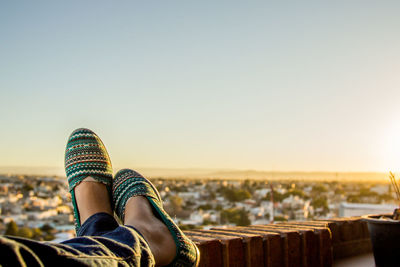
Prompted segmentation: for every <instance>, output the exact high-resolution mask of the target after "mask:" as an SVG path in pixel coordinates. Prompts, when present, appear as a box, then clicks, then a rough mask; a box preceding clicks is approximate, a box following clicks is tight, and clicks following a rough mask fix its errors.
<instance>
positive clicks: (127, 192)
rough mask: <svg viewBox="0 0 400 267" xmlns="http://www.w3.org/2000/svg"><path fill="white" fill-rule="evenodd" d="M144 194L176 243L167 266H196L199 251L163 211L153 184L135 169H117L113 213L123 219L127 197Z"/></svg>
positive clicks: (114, 183)
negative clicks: (174, 253) (171, 258)
mask: <svg viewBox="0 0 400 267" xmlns="http://www.w3.org/2000/svg"><path fill="white" fill-rule="evenodd" d="M133 196H145V197H146V198H147V200H148V201H149V203H150V204H151V205H152V206H153V207H154V209H155V210H156V211H157V213H158V215H159V217H160V218H161V220H162V222H163V223H164V224H165V225H166V226H167V228H168V229H169V231H170V232H171V234H172V237H173V238H174V241H175V244H176V248H177V249H176V256H175V259H174V260H173V261H172V263H171V264H169V265H168V266H176V267H177V266H197V265H198V263H199V260H200V253H199V250H198V248H197V246H196V245H195V244H194V243H193V241H191V240H190V239H189V238H188V237H186V235H185V234H184V233H183V232H182V231H181V230H180V229H179V227H178V226H177V225H176V224H175V222H174V221H173V220H172V219H171V217H170V216H169V215H168V214H167V213H166V212H165V211H164V209H163V206H162V200H161V197H160V194H159V193H158V191H157V189H156V188H155V186H154V185H153V184H152V183H151V182H150V181H149V180H147V179H146V178H144V177H143V176H142V175H140V174H139V173H137V172H136V171H133V170H129V169H124V170H121V171H119V172H118V173H117V174H116V175H115V178H114V182H113V202H114V206H115V213H116V214H117V216H118V217H119V218H120V219H121V221H122V222H123V221H124V217H125V206H126V203H127V201H128V200H129V198H131V197H133Z"/></svg>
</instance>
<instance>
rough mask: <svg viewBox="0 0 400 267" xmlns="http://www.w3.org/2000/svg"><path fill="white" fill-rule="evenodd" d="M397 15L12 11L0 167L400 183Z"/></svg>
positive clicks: (291, 8)
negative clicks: (344, 174)
mask: <svg viewBox="0 0 400 267" xmlns="http://www.w3.org/2000/svg"><path fill="white" fill-rule="evenodd" d="M399 12H400V2H399V1H367V0H363V1H356V0H354V1H348V0H347V1H330V2H326V1H306V2H304V1H303V2H299V1H280V2H279V3H278V2H269V1H251V2H249V1H232V0H230V1H161V2H153V1H118V3H116V2H112V1H99V0H96V1H89V0H88V1H8V2H1V3H0V125H1V128H0V167H1V166H28V167H43V166H46V167H56V168H63V164H64V149H65V145H66V142H67V138H68V136H69V135H70V133H71V132H72V131H73V130H74V129H76V128H80V127H85V128H90V129H92V130H93V131H95V132H96V133H97V134H98V135H99V136H100V138H101V139H102V140H103V142H104V143H105V145H106V147H107V150H108V152H109V154H110V157H111V160H112V162H113V165H114V166H115V167H119V168H123V167H129V168H136V167H149V168H152V167H154V168H216V169H242V170H244V169H252V170H269V171H382V172H388V171H390V170H392V171H398V170H400V75H399V74H400V49H399V47H400V34H399V32H400V16H399V15H398V14H399Z"/></svg>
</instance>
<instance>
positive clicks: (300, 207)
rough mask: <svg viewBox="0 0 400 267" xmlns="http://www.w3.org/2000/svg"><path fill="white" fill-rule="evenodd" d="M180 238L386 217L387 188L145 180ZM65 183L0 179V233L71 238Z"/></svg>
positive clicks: (390, 202)
mask: <svg viewBox="0 0 400 267" xmlns="http://www.w3.org/2000/svg"><path fill="white" fill-rule="evenodd" d="M151 181H152V182H153V183H154V185H155V186H156V187H157V189H158V190H159V191H160V194H161V197H162V199H163V201H164V208H165V210H166V211H167V212H168V213H169V214H170V215H171V217H172V218H173V219H174V220H175V221H176V222H177V223H178V224H179V225H180V227H181V228H182V229H183V230H189V229H210V228H212V227H216V226H232V225H238V226H245V225H250V224H252V225H254V224H268V223H275V222H279V221H293V220H297V221H306V220H319V219H327V218H334V217H350V216H359V215H363V214H371V213H382V212H387V213H390V212H392V211H393V209H394V208H395V207H396V204H397V203H396V202H395V192H394V191H393V189H392V187H391V185H390V184H389V181H381V182H373V181H367V182H366V181H346V182H343V181H341V182H339V181H334V180H331V181H321V180H318V181H317V180H315V181H313V180H307V181H305V180H295V179H289V178H288V179H285V180H274V179H241V180H239V179H214V178H213V179H200V178H193V179H182V178H179V179H178V178H176V179H173V178H154V179H151ZM72 214H73V212H72V204H71V198H70V193H69V191H68V185H67V182H66V179H65V177H61V176H40V175H11V174H8V175H0V232H1V233H2V234H6V235H15V236H22V237H26V238H32V239H36V240H46V241H55V242H60V241H63V240H66V239H69V238H72V237H74V236H75V231H74V220H73V215H72Z"/></svg>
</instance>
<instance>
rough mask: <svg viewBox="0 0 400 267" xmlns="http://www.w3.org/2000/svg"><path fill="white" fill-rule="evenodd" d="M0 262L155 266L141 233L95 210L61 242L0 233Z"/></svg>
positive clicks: (2, 263) (3, 264) (26, 264)
mask: <svg viewBox="0 0 400 267" xmlns="http://www.w3.org/2000/svg"><path fill="white" fill-rule="evenodd" d="M0 254H1V257H0V264H1V265H2V266H56V267H60V266H154V264H155V261H154V257H153V255H152V254H151V251H150V248H149V246H148V244H147V242H146V241H145V240H144V238H143V237H142V236H141V234H140V233H139V232H138V231H136V230H135V229H133V228H130V227H126V226H119V225H118V223H117V221H116V220H115V219H114V217H113V216H111V215H109V214H106V213H97V214H95V215H93V216H91V217H90V218H89V219H87V220H86V221H85V223H84V224H83V225H82V227H81V229H80V231H79V232H78V237H76V238H73V239H70V240H67V241H64V242H62V243H60V244H57V243H52V242H39V241H35V240H30V239H25V238H19V237H12V236H5V237H0Z"/></svg>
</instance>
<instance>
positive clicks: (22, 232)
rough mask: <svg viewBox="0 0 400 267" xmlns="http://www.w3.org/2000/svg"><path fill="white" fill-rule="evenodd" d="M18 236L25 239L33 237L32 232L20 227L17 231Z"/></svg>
mask: <svg viewBox="0 0 400 267" xmlns="http://www.w3.org/2000/svg"><path fill="white" fill-rule="evenodd" d="M18 236H20V237H25V238H32V237H33V232H32V230H31V229H29V228H28V227H21V228H19V230H18Z"/></svg>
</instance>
